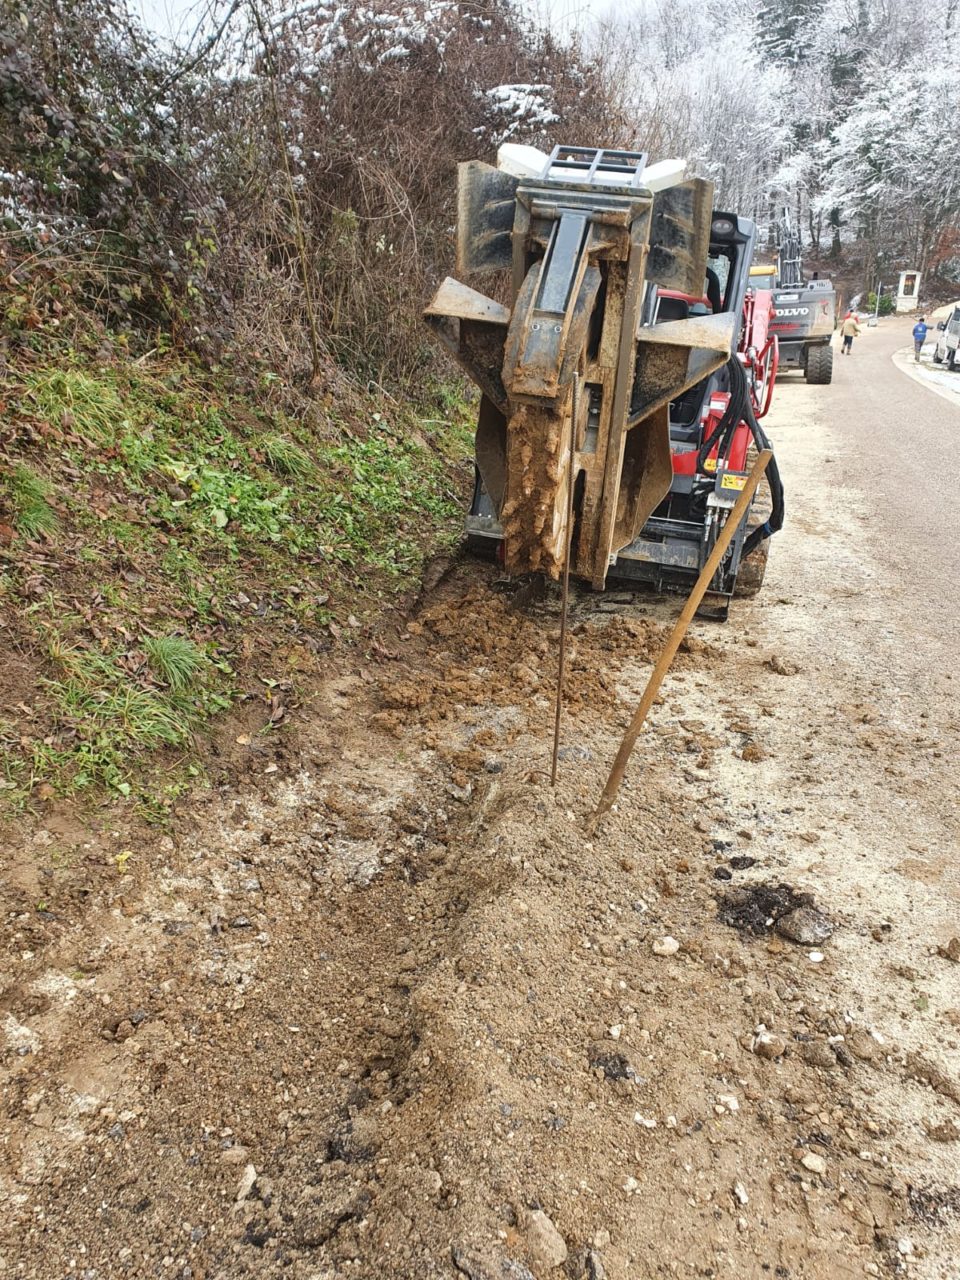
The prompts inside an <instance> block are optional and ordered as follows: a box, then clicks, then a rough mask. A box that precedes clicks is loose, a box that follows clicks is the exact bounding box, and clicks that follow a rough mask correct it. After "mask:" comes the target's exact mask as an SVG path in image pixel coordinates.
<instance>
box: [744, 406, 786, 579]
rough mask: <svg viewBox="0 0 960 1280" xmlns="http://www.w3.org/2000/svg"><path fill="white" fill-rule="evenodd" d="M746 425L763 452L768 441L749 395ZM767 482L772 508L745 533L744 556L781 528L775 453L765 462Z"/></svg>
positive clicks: (780, 494)
mask: <svg viewBox="0 0 960 1280" xmlns="http://www.w3.org/2000/svg"><path fill="white" fill-rule="evenodd" d="M744 418H745V420H746V423H747V426H748V427H749V428H750V431H751V433H752V435H753V440H754V443H755V444H756V446H757V448H758V449H759V450H760V451H761V453H762V452H763V450H764V449H770V447H771V446H770V441H769V439H768V438H767V434H766V432H765V431H764V429H763V427H761V425H760V423H759V422H758V421H757V415H756V414H755V413H754V411H753V405H752V404H751V403H750V397H749V396H748V397H747V405H746V413H745V414H744ZM767 482H768V484H769V485H770V497H771V499H772V502H773V509H772V510H771V512H770V515H769V517H768V518H767V519H766V520H765V521H764V522H763V524H761V525H758V527H757V528H756V529H752V530H751V531H750V533H748V534H747V536H746V538H745V539H744V543H743V556H744V557H746V556H748V555H749V554H750V552H751V551H756V549H757V547H759V546H760V544H761V542H765V541H766V539H767V538H769V537H770V536H771V534H774V533H779V531H780V530H781V529H782V528H783V517H784V512H785V504H784V498H783V481H782V480H781V479H780V468H779V467H778V466H777V457H776V454H774V456H773V457H772V458H771V459H770V461H769V462H768V463H767Z"/></svg>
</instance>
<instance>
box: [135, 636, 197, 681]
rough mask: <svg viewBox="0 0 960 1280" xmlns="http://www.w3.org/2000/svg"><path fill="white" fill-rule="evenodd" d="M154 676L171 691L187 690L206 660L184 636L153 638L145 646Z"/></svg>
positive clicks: (145, 642) (146, 641)
mask: <svg viewBox="0 0 960 1280" xmlns="http://www.w3.org/2000/svg"><path fill="white" fill-rule="evenodd" d="M143 648H144V652H145V653H146V655H147V658H148V660H149V662H150V668H151V670H152V671H153V674H154V675H155V676H156V677H157V678H158V679H160V680H162V681H163V682H164V683H165V684H167V685H169V686H170V688H171V689H174V690H177V691H179V690H181V689H186V688H187V686H188V685H190V684H192V683H193V681H194V680H195V679H196V677H197V675H198V674H199V672H200V671H201V670H202V669H203V665H204V663H205V662H206V658H205V657H204V655H203V654H202V653H201V652H200V650H199V649H198V648H197V646H196V645H195V644H194V643H193V642H192V641H190V640H184V639H183V637H182V636H151V638H150V639H149V640H145V641H144V644H143Z"/></svg>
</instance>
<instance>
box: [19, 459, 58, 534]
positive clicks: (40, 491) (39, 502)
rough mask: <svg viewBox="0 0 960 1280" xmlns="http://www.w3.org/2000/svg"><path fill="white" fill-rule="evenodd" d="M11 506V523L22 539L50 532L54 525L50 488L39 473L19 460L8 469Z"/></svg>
mask: <svg viewBox="0 0 960 1280" xmlns="http://www.w3.org/2000/svg"><path fill="white" fill-rule="evenodd" d="M6 489H7V493H8V495H9V497H10V504H11V506H12V507H13V524H14V528H15V529H16V530H17V533H19V534H22V535H23V537H25V538H36V537H37V536H38V535H39V534H41V533H52V532H53V531H54V529H55V528H56V527H57V513H56V512H55V511H54V509H53V507H52V506H51V505H50V497H51V495H52V492H53V490H52V489H51V487H50V485H49V484H48V483H47V482H46V480H44V478H43V477H42V476H38V475H37V473H36V472H35V471H31V469H30V468H29V467H28V466H25V465H24V464H23V463H22V462H21V463H18V464H17V465H16V466H15V467H14V468H13V470H12V471H11V473H10V475H9V477H8V479H7V484H6Z"/></svg>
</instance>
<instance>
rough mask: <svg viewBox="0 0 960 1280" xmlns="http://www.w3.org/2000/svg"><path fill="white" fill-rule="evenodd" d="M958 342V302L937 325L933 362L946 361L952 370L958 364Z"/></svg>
mask: <svg viewBox="0 0 960 1280" xmlns="http://www.w3.org/2000/svg"><path fill="white" fill-rule="evenodd" d="M958 344H960V304H958V305H957V306H955V307H954V308H953V311H952V312H951V314H950V315H949V316H948V317H947V319H946V320H941V321H940V322H939V323H938V325H937V345H936V347H934V350H933V362H934V364H943V363H944V362H946V366H947V368H948V369H949V370H950V371H951V372H953V370H954V369H956V368H957V367H958V366H960V356H958V355H957V345H958Z"/></svg>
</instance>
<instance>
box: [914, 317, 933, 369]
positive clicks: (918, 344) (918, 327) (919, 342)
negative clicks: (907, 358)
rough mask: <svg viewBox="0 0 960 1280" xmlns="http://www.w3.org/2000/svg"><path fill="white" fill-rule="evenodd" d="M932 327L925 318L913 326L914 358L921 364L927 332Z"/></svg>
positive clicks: (921, 318)
mask: <svg viewBox="0 0 960 1280" xmlns="http://www.w3.org/2000/svg"><path fill="white" fill-rule="evenodd" d="M929 328H930V326H929V325H928V324H927V323H926V321H925V320H924V318H923V316H921V317H920V319H919V320H918V321H917V323H916V324H915V325H914V326H913V358H914V360H916V361H917V363H918V364H919V363H920V352H921V351H922V350H923V344H924V343H925V342H926V340H927V330H928V329H929Z"/></svg>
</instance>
